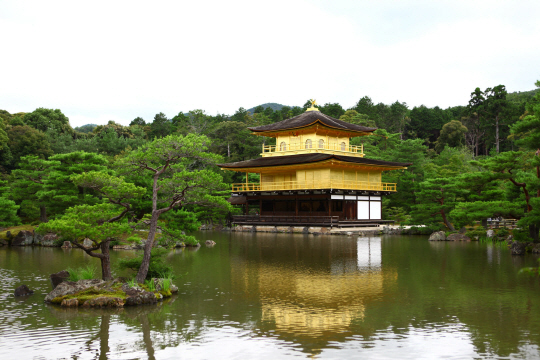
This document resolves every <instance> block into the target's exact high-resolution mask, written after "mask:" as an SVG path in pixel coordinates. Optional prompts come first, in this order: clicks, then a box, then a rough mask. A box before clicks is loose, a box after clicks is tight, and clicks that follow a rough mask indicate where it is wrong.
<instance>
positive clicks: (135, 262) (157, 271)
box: [118, 248, 172, 280]
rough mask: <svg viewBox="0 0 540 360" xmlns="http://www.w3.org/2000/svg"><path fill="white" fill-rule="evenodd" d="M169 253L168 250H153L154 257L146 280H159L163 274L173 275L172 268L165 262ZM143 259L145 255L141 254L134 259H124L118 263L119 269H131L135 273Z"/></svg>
mask: <svg viewBox="0 0 540 360" xmlns="http://www.w3.org/2000/svg"><path fill="white" fill-rule="evenodd" d="M167 253H168V250H166V249H159V248H157V249H152V256H151V258H150V266H149V267H148V274H147V275H146V279H147V280H149V279H152V278H159V277H160V276H161V274H167V273H172V266H171V265H169V264H167V263H166V262H165V259H164V257H165V255H166V254H167ZM142 259H143V254H140V255H138V256H136V257H134V258H124V259H120V260H119V261H118V267H119V268H120V269H122V270H125V269H130V270H133V271H135V272H137V271H138V270H139V267H140V266H141V263H142Z"/></svg>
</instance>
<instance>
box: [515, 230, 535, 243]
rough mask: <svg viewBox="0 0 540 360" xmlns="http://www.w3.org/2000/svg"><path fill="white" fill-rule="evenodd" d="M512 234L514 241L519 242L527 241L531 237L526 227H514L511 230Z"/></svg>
mask: <svg viewBox="0 0 540 360" xmlns="http://www.w3.org/2000/svg"><path fill="white" fill-rule="evenodd" d="M512 235H513V237H514V240H515V241H519V242H529V241H531V238H530V237H529V232H528V231H527V230H526V229H521V228H518V229H514V230H512Z"/></svg>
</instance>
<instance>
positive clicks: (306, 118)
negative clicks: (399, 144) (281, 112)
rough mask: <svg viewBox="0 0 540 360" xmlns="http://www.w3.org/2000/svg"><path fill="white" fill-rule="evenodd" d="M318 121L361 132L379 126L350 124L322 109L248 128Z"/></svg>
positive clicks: (295, 125)
mask: <svg viewBox="0 0 540 360" xmlns="http://www.w3.org/2000/svg"><path fill="white" fill-rule="evenodd" d="M317 121H319V122H321V123H322V124H324V125H326V126H328V127H331V128H335V129H341V130H349V131H360V132H373V131H375V130H377V128H370V127H366V126H360V125H354V124H350V123H348V122H345V121H342V120H338V119H334V118H333V117H331V116H328V115H325V114H323V113H322V112H320V111H306V112H305V113H303V114H300V115H298V116H295V117H292V118H290V119H287V120H283V121H279V122H277V123H274V124H270V125H263V126H257V127H252V128H248V129H249V130H251V131H255V132H263V131H279V130H288V129H298V128H302V127H305V126H308V125H311V124H313V123H315V122H317Z"/></svg>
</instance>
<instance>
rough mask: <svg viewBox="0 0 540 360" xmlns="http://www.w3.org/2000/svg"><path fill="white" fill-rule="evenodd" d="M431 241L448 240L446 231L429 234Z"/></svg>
mask: <svg viewBox="0 0 540 360" xmlns="http://www.w3.org/2000/svg"><path fill="white" fill-rule="evenodd" d="M428 240H429V241H445V240H446V234H445V233H444V231H435V232H434V233H433V234H431V235H430V236H429V239H428Z"/></svg>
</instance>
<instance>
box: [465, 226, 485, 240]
mask: <svg viewBox="0 0 540 360" xmlns="http://www.w3.org/2000/svg"><path fill="white" fill-rule="evenodd" d="M465 235H466V236H468V237H470V238H471V239H473V240H474V239H478V240H482V239H486V238H487V235H486V229H484V227H482V226H480V227H478V228H476V229H475V228H469V230H468V231H467V232H466V233H465Z"/></svg>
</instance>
